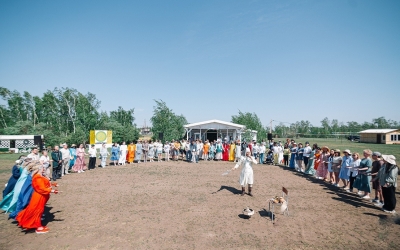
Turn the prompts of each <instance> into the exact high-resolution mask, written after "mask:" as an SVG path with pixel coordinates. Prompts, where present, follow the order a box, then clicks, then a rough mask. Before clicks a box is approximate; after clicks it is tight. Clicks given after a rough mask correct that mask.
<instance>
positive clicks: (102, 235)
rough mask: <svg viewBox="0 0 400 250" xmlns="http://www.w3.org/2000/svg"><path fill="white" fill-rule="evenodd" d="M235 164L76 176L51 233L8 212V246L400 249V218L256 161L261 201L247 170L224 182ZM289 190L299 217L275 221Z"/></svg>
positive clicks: (67, 183)
mask: <svg viewBox="0 0 400 250" xmlns="http://www.w3.org/2000/svg"><path fill="white" fill-rule="evenodd" d="M98 163H99V162H98ZM232 166H233V163H228V162H203V161H202V162H200V163H199V164H191V163H186V162H181V161H179V162H172V161H170V162H162V163H158V162H153V163H146V164H144V163H141V164H133V165H126V166H116V167H114V166H108V167H106V168H104V169H99V168H97V169H95V170H91V171H86V172H85V173H81V174H70V175H68V176H66V177H64V178H63V179H61V180H60V181H59V184H60V187H59V189H60V190H62V191H63V193H60V194H57V195H52V196H51V198H50V200H49V202H48V204H47V208H46V220H45V221H44V224H45V225H46V224H47V226H48V227H49V228H50V232H49V233H48V234H44V235H37V234H35V233H34V232H29V233H25V232H23V231H21V229H20V228H18V227H17V225H16V224H15V223H12V221H11V220H7V218H8V215H5V214H4V213H3V214H2V218H1V219H0V235H1V237H0V249H399V243H400V240H399V233H400V217H399V216H398V215H392V214H386V213H384V212H382V211H380V210H378V209H377V208H376V207H374V206H373V204H372V203H371V202H370V201H365V200H361V199H360V198H358V197H357V195H356V194H349V193H346V192H343V191H342V190H340V188H336V187H333V186H331V185H330V184H327V183H324V182H322V181H320V180H316V179H314V178H312V177H307V176H304V175H303V174H301V173H297V172H294V171H291V170H289V169H288V168H286V167H280V166H270V165H256V166H255V167H254V174H255V184H254V197H250V196H248V195H246V196H243V197H242V196H240V195H239V194H238V193H239V189H240V186H239V184H238V178H239V173H240V170H238V171H235V172H231V173H229V174H228V175H227V176H222V173H223V172H225V171H226V170H228V169H230V168H231V167H232ZM2 175H6V174H5V173H2ZM3 177H4V176H3ZM8 177H9V175H7V178H2V179H8ZM282 186H285V187H286V188H287V189H288V191H289V211H290V216H283V215H280V214H277V215H276V223H275V224H272V223H271V220H270V217H269V212H268V203H267V199H269V198H272V197H273V196H275V195H281V191H280V190H281V187H282ZM397 195H398V197H397V198H398V199H399V198H400V197H399V192H397ZM247 206H249V207H250V208H252V209H254V210H255V212H256V213H255V215H254V216H252V217H251V218H250V219H248V218H247V217H244V216H243V215H242V211H243V209H244V208H245V207H247ZM398 209H399V212H400V208H398Z"/></svg>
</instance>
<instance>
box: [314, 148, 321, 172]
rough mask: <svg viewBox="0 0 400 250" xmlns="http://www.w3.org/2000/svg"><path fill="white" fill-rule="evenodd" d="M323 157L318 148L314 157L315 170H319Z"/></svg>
mask: <svg viewBox="0 0 400 250" xmlns="http://www.w3.org/2000/svg"><path fill="white" fill-rule="evenodd" d="M320 155H321V149H319V148H317V149H316V151H315V155H314V159H315V160H314V169H315V170H317V169H318V166H319V163H320V159H319V156H320Z"/></svg>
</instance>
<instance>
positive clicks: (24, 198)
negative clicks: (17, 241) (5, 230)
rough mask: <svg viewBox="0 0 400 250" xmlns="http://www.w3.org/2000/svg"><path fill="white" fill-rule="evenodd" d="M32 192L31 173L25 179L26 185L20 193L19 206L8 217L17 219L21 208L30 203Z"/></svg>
mask: <svg viewBox="0 0 400 250" xmlns="http://www.w3.org/2000/svg"><path fill="white" fill-rule="evenodd" d="M32 193H33V187H32V176H31V175H30V174H29V175H28V176H27V178H26V180H25V183H24V185H23V186H22V189H21V192H20V193H19V196H18V201H17V207H16V208H15V211H14V212H12V213H11V214H10V215H9V216H8V217H10V218H12V219H15V217H17V215H18V214H19V212H21V210H23V209H24V208H26V207H27V206H28V205H29V202H30V201H31V197H32Z"/></svg>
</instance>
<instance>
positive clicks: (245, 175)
mask: <svg viewBox="0 0 400 250" xmlns="http://www.w3.org/2000/svg"><path fill="white" fill-rule="evenodd" d="M253 164H257V161H256V160H255V159H254V158H253V156H252V155H251V151H250V149H249V148H248V149H246V156H241V157H240V159H239V162H238V163H236V165H235V166H234V167H233V168H232V170H235V169H237V168H238V167H239V166H240V165H243V168H242V172H241V173H240V178H239V183H240V185H241V186H242V193H241V196H243V195H245V193H246V185H248V190H249V192H248V195H250V196H253V194H252V193H251V191H252V188H253V182H254V177H253Z"/></svg>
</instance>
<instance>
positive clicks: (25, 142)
mask: <svg viewBox="0 0 400 250" xmlns="http://www.w3.org/2000/svg"><path fill="white" fill-rule="evenodd" d="M42 141H43V135H0V151H9V150H15V149H25V148H33V147H35V146H39V147H40V146H41V145H42Z"/></svg>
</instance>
